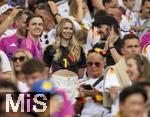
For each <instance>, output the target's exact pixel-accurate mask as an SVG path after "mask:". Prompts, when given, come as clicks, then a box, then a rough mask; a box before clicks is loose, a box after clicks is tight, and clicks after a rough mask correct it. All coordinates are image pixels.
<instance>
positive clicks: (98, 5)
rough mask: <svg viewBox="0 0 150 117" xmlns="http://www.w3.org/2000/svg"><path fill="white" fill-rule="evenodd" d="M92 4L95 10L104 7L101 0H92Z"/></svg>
mask: <svg viewBox="0 0 150 117" xmlns="http://www.w3.org/2000/svg"><path fill="white" fill-rule="evenodd" d="M92 4H93V6H94V7H95V8H96V9H97V10H100V9H104V6H103V4H102V0H101V1H100V0H92Z"/></svg>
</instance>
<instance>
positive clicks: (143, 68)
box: [128, 55, 150, 81]
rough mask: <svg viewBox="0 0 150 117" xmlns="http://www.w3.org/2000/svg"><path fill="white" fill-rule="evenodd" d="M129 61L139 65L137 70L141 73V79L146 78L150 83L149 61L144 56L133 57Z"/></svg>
mask: <svg viewBox="0 0 150 117" xmlns="http://www.w3.org/2000/svg"><path fill="white" fill-rule="evenodd" d="M128 59H134V60H135V61H136V64H137V69H138V72H139V74H140V75H139V78H144V79H145V80H147V81H150V80H149V79H150V72H149V68H150V63H149V61H148V59H147V58H146V57H145V56H143V55H132V56H130V57H129V58H128Z"/></svg>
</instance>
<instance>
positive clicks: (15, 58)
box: [12, 56, 25, 62]
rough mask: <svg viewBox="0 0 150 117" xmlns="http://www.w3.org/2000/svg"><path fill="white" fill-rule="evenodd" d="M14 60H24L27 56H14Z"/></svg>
mask: <svg viewBox="0 0 150 117" xmlns="http://www.w3.org/2000/svg"><path fill="white" fill-rule="evenodd" d="M12 60H13V61H14V62H16V61H17V60H19V61H21V62H22V61H24V60H25V56H20V57H13V59H12Z"/></svg>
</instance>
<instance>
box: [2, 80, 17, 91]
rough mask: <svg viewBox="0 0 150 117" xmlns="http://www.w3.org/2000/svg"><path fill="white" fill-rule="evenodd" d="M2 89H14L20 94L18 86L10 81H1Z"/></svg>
mask: <svg viewBox="0 0 150 117" xmlns="http://www.w3.org/2000/svg"><path fill="white" fill-rule="evenodd" d="M1 88H4V89H12V90H13V92H19V89H18V88H17V86H16V85H15V84H14V83H13V82H11V81H8V80H4V79H1V80H0V89H1Z"/></svg>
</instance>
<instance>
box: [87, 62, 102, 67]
mask: <svg viewBox="0 0 150 117" xmlns="http://www.w3.org/2000/svg"><path fill="white" fill-rule="evenodd" d="M93 64H94V66H95V67H100V66H101V63H100V62H88V63H87V66H89V67H92V66H93Z"/></svg>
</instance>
